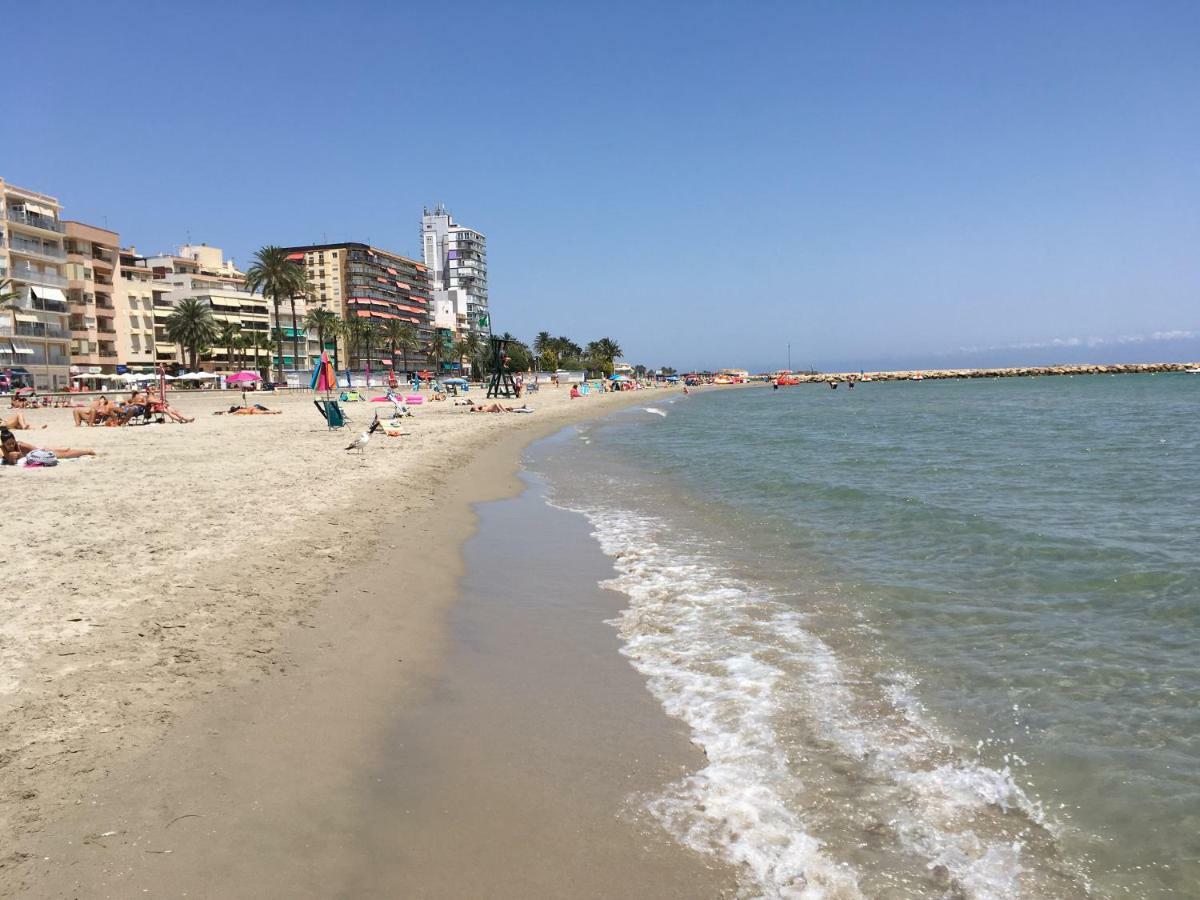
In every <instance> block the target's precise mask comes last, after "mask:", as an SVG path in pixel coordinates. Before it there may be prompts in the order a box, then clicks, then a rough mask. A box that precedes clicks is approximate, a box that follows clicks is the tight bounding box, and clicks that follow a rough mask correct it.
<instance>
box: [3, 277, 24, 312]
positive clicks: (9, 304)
mask: <svg viewBox="0 0 1200 900" xmlns="http://www.w3.org/2000/svg"><path fill="white" fill-rule="evenodd" d="M20 299H21V292H20V291H16V290H13V280H12V279H11V278H0V307H3V308H4V309H11V310H15V309H16V308H17V301H18V300H20Z"/></svg>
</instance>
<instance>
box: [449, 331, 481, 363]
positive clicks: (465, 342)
mask: <svg viewBox="0 0 1200 900" xmlns="http://www.w3.org/2000/svg"><path fill="white" fill-rule="evenodd" d="M481 347H482V344H481V343H480V340H479V334H478V333H477V332H474V331H468V332H467V333H466V334H464V335H463V336H462V337H461V338H460V339H459V341H458V343H457V344H455V345H454V350H455V353H457V354H458V364H459V366H460V367H462V364H463V360H464V359H465V360H468V361H469V362H470V363H471V366H472V368H474V360H475V358H476V357H477V356H478V355H479V350H480V348H481Z"/></svg>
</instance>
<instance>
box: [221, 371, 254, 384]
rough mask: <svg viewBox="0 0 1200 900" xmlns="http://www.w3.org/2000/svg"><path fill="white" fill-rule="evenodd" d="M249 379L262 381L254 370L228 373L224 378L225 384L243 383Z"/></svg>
mask: <svg viewBox="0 0 1200 900" xmlns="http://www.w3.org/2000/svg"><path fill="white" fill-rule="evenodd" d="M249 381H262V378H260V377H259V376H258V375H257V374H255V373H254V372H238V373H237V374H236V375H230V376H229V377H228V378H226V379H225V382H226V383H227V384H245V383H246V382H249Z"/></svg>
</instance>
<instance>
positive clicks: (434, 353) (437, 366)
mask: <svg viewBox="0 0 1200 900" xmlns="http://www.w3.org/2000/svg"><path fill="white" fill-rule="evenodd" d="M444 352H445V346H444V345H443V343H442V339H441V337H440V336H439V335H437V334H435V335H434V336H433V338H432V339H431V340H430V341H429V342H428V343H427V344H426V345H425V358H426V359H427V360H428V361H429V365H430V366H431V367H432V368H433V374H434V375H440V374H441V371H442V354H443V353H444Z"/></svg>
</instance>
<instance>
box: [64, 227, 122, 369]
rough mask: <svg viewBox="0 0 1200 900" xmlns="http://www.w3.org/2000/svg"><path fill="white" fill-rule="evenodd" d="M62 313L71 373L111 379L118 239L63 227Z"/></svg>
mask: <svg viewBox="0 0 1200 900" xmlns="http://www.w3.org/2000/svg"><path fill="white" fill-rule="evenodd" d="M63 224H64V225H65V226H66V230H65V237H66V250H67V262H66V265H65V266H64V267H63V268H64V273H65V274H66V277H67V308H68V314H69V317H70V320H69V323H70V330H71V373H72V374H73V375H74V374H97V373H101V372H103V373H112V372H115V371H116V370H117V366H118V364H119V363H120V362H121V355H120V352H119V350H118V347H117V317H118V315H119V313H120V309H119V303H118V295H117V293H116V290H117V282H118V281H119V279H120V265H121V263H120V254H121V249H120V248H121V239H120V237H119V236H118V235H117V233H116V232H115V231H109V230H108V229H107V228H97V227H96V226H95V225H87V224H84V223H83V222H74V221H67V222H64V223H63Z"/></svg>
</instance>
